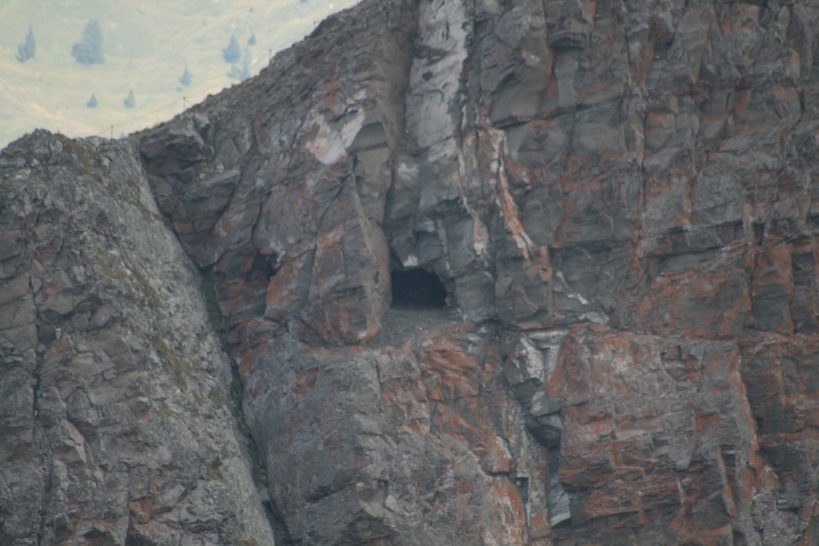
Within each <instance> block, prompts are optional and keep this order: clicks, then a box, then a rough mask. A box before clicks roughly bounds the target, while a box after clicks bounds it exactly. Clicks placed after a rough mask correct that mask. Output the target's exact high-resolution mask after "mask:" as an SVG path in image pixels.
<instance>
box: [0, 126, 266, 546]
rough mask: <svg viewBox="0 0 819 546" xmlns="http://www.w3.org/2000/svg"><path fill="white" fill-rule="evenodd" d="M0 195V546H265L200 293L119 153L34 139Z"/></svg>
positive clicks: (115, 148) (139, 174)
mask: <svg viewBox="0 0 819 546" xmlns="http://www.w3.org/2000/svg"><path fill="white" fill-rule="evenodd" d="M0 180H2V219H1V220H0V256H2V270H1V273H0V277H2V286H3V289H2V291H1V292H0V293H2V299H0V317H3V318H2V324H0V351H2V352H0V385H2V387H1V388H2V391H3V395H2V397H0V415H2V419H1V420H0V437H2V442H0V521H2V526H1V527H0V543H2V544H9V545H12V544H15V545H16V544H20V545H23V544H126V543H127V544H146V545H147V544H185V545H188V544H189V545H203V544H212V545H214V546H215V545H224V544H231V543H232V544H259V545H261V544H273V539H272V533H271V529H270V525H269V523H268V521H267V519H266V517H265V514H264V511H263V506H262V503H261V500H260V497H259V492H258V491H257V485H256V483H254V479H253V475H252V472H253V468H252V463H251V462H250V461H251V460H252V459H251V458H250V457H249V452H248V444H247V439H246V438H245V437H244V436H243V435H242V434H241V433H240V432H239V428H238V422H237V420H236V417H235V415H234V412H232V411H231V407H232V406H233V404H234V402H233V400H232V397H233V396H234V394H233V393H232V392H231V371H230V365H229V363H228V358H227V355H226V354H225V352H224V351H223V349H222V347H221V343H220V341H219V339H218V337H217V336H216V334H215V333H214V331H213V328H212V327H211V324H210V322H209V318H208V314H207V310H206V302H205V301H204V298H203V296H202V290H201V283H202V279H201V277H200V275H199V273H198V272H197V271H196V269H195V268H194V267H193V264H192V263H191V262H190V260H189V259H188V258H187V257H186V256H185V254H184V252H183V251H182V249H181V247H180V245H179V243H178V241H177V239H176V237H175V236H174V235H173V233H172V232H171V231H170V230H169V229H168V227H167V226H166V225H165V224H164V222H163V220H162V218H161V216H160V215H159V211H158V210H157V208H156V205H155V203H154V199H153V197H152V196H151V193H150V189H149V188H148V184H147V178H146V177H145V173H144V170H143V167H142V165H141V164H140V163H139V162H138V161H137V155H136V153H135V152H134V150H133V149H132V148H131V146H130V145H128V144H127V143H112V142H104V141H101V140H94V141H86V142H77V141H72V140H69V139H66V138H65V137H61V136H56V135H49V134H47V133H44V132H35V133H34V134H32V135H29V136H27V137H25V138H23V139H21V140H19V141H17V142H16V143H14V144H12V145H11V146H9V147H8V148H7V149H5V150H4V151H3V152H2V154H0ZM254 449H255V446H254Z"/></svg>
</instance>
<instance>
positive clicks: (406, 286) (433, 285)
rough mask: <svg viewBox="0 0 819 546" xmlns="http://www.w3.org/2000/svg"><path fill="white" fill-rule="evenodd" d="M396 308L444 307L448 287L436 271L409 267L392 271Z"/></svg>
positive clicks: (393, 299) (393, 304)
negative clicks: (445, 286)
mask: <svg viewBox="0 0 819 546" xmlns="http://www.w3.org/2000/svg"><path fill="white" fill-rule="evenodd" d="M390 279H391V281H392V305H391V307H392V308H394V309H443V308H444V306H445V305H446V299H447V298H446V288H444V285H443V283H441V280H440V279H439V278H438V276H437V275H436V274H435V273H430V272H429V271H425V270H423V269H407V270H404V271H393V272H392V273H390Z"/></svg>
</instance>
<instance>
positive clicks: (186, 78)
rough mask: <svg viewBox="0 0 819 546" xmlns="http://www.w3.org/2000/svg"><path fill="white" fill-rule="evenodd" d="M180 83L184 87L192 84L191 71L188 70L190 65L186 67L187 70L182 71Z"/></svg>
mask: <svg viewBox="0 0 819 546" xmlns="http://www.w3.org/2000/svg"><path fill="white" fill-rule="evenodd" d="M179 83H181V84H182V87H188V86H189V85H190V84H191V73H190V71H188V67H187V66H186V67H185V71H184V72H183V73H182V76H180V78H179Z"/></svg>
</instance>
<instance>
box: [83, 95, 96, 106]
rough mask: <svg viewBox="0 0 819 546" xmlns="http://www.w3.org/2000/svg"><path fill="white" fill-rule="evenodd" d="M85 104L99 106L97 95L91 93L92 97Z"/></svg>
mask: <svg viewBox="0 0 819 546" xmlns="http://www.w3.org/2000/svg"><path fill="white" fill-rule="evenodd" d="M85 105H86V106H87V107H89V108H96V107H97V95H91V98H90V99H89V100H88V102H86V103H85Z"/></svg>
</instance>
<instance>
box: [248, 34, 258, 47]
mask: <svg viewBox="0 0 819 546" xmlns="http://www.w3.org/2000/svg"><path fill="white" fill-rule="evenodd" d="M247 45H249V46H254V45H256V33H255V32H254V33H253V34H251V35H250V38H248V40H247Z"/></svg>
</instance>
